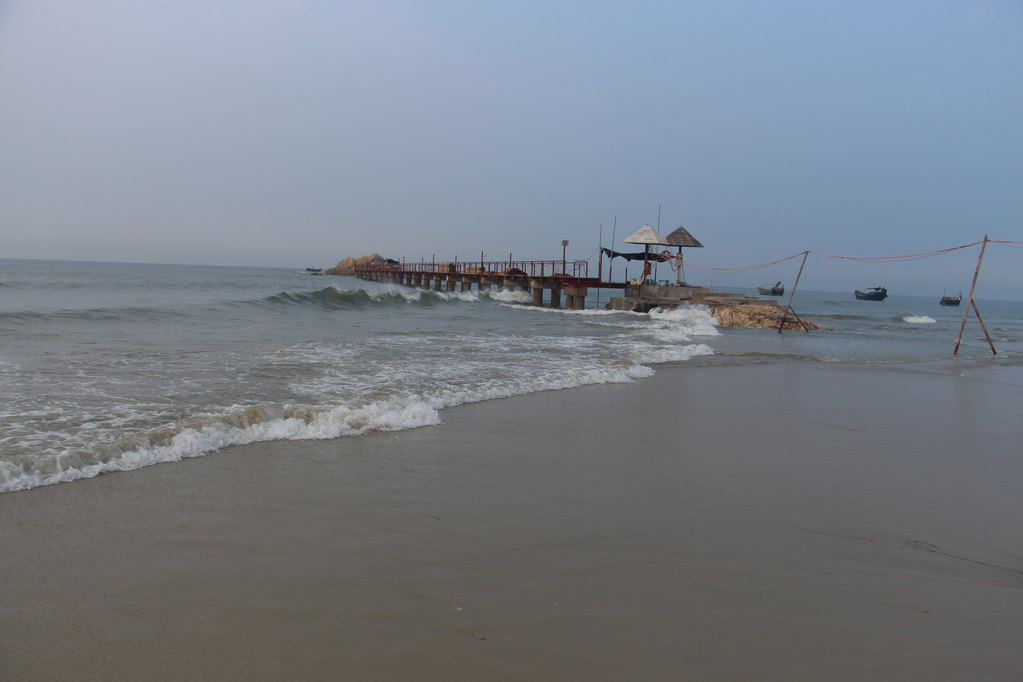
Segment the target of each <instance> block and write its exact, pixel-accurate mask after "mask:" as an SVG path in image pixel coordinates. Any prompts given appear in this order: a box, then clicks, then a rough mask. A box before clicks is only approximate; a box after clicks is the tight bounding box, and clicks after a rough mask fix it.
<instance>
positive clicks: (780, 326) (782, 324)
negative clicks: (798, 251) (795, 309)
mask: <svg viewBox="0 0 1023 682" xmlns="http://www.w3.org/2000/svg"><path fill="white" fill-rule="evenodd" d="M809 255H810V252H809V251H804V252H803V262H802V263H800V264H799V272H797V273H796V281H795V282H794V283H793V284H792V291H790V292H789V303H788V305H786V306H785V313H784V314H783V315H782V316H781V322H779V323H778V333H779V334H781V330H782V329H784V328H785V322H786V320H788V319H789V311H790V310H792V299H793V298H795V296H796V287H798V286H799V278H800V277H802V276H803V266H804V265H806V257H807V256H809ZM796 319H799V316H798V315H797V316H796ZM799 321H800V322H802V320H799ZM803 331H806V325H803Z"/></svg>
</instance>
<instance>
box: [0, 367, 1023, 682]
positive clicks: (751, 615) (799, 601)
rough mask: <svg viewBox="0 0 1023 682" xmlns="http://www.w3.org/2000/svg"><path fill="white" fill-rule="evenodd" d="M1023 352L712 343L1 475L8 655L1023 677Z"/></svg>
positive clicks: (82, 667) (102, 664)
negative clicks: (781, 349) (614, 373)
mask: <svg viewBox="0 0 1023 682" xmlns="http://www.w3.org/2000/svg"><path fill="white" fill-rule="evenodd" d="M1019 369H1020V368H1018V367H1015V366H1006V365H1001V364H999V363H998V362H994V361H992V362H978V361H971V362H963V363H957V362H955V361H949V362H947V363H946V362H942V363H926V364H915V365H914V364H912V363H904V364H893V365H885V366H879V365H853V364H850V365H836V366H827V365H823V364H820V363H769V364H762V365H735V366H728V365H725V366H700V364H699V363H698V362H696V363H688V364H687V363H682V364H680V365H679V366H661V367H659V368H658V369H657V374H656V375H655V376H653V377H651V378H649V379H644V380H641V381H636V382H633V383H627V384H615V385H602V386H586V387H583V388H577V389H572V390H562V391H548V392H544V393H538V394H530V395H525V396H519V397H514V398H506V399H501V400H493V401H487V402H482V403H476V404H470V405H463V406H460V407H457V408H449V409H445V410H443V411H442V414H441V416H442V418H443V422H444V423H442V424H441V425H438V426H432V427H423V428H419V429H414V430H410V431H402V432H375V433H370V434H366V435H363V436H356V437H348V438H340V439H336V440H325V441H277V442H270V443H258V444H253V445H245V446H235V447H232V448H228V449H227V450H224V451H222V452H217V453H213V454H210V455H207V456H204V457H199V458H195V459H190V460H185V461H182V462H178V463H173V464H164V465H159V466H154V467H149V468H146V469H141V470H138V471H133V472H125V473H117V474H113V475H102V476H99V477H97V478H94V479H89V480H83V481H78V482H74V483H66V484H59V485H55V486H47V487H43V488H36V489H33V490H28V491H23V492H16V493H8V494H5V495H0V528H2V536H3V537H4V538H6V542H7V543H8V547H9V548H11V549H10V550H9V551H7V552H5V555H4V558H3V559H2V560H0V586H2V589H3V592H4V594H5V595H6V597H5V600H4V604H3V606H2V607H0V608H2V609H3V616H4V617H3V618H2V619H0V623H2V624H0V678H2V679H5V680H8V679H10V680H42V679H59V678H70V677H74V678H76V679H183V678H205V679H222V678H245V679H279V678H281V677H285V676H291V677H295V678H299V679H359V680H369V679H379V680H400V679H420V680H432V679H436V680H469V679H490V680H526V679H529V680H566V679H580V680H583V679H585V680H621V679H629V680H663V679H735V680H742V679H750V680H752V679H757V680H791V679H830V680H861V679H900V680H958V679H1013V678H1015V677H1018V675H1019V674H1021V672H1023V652H1021V650H1020V649H1019V647H1018V642H1019V641H1021V640H1023V550H1021V545H1020V537H1021V536H1020V531H1019V530H1018V519H1020V518H1023V496H1021V495H1020V494H1019V493H1020V491H1021V489H1023V471H1021V467H1020V463H1019V452H1018V443H1019V442H1021V435H1023V434H1021V424H1023V420H1021V419H1020V416H1021V415H1020V407H1019V406H1020V405H1021V404H1023V402H1021V401H1020V397H1021V395H1023V390H1021V386H1023V382H1021V381H1020V380H1019V376H1018V374H1019Z"/></svg>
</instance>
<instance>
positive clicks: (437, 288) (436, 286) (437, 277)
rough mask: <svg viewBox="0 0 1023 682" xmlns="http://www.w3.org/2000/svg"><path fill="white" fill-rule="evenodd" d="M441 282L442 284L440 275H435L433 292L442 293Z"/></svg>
mask: <svg viewBox="0 0 1023 682" xmlns="http://www.w3.org/2000/svg"><path fill="white" fill-rule="evenodd" d="M440 282H441V279H440V275H434V276H433V290H434V291H440Z"/></svg>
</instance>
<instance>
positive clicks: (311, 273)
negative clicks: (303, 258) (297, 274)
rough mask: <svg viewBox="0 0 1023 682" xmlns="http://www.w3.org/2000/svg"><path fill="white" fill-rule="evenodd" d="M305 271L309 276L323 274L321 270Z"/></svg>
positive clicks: (310, 269) (311, 269)
mask: <svg viewBox="0 0 1023 682" xmlns="http://www.w3.org/2000/svg"><path fill="white" fill-rule="evenodd" d="M305 271H306V272H308V273H309V274H310V275H322V274H323V268H306V269H305Z"/></svg>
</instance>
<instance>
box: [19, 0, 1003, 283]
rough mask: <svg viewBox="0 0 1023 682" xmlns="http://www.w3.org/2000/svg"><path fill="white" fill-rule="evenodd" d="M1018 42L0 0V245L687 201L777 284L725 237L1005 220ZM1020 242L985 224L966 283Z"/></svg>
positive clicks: (639, 5)
mask: <svg viewBox="0 0 1023 682" xmlns="http://www.w3.org/2000/svg"><path fill="white" fill-rule="evenodd" d="M1021 74H1023V2H1021V1H1020V0H1015V1H1011V0H975V1H971V0H959V1H955V0H856V1H854V2H852V1H848V0H841V1H836V0H730V1H727V2H722V1H720V0H671V1H663V2H662V1H657V0H650V1H644V0H629V1H628V2H625V1H622V2H616V1H603V0H587V1H575V0H542V1H539V0H514V1H510V0H509V1H505V0H492V1H489V0H488V1H478V0H372V1H366V2H347V1H343V0H334V1H328V0H175V1H174V2H167V0H94V1H92V2H81V0H0V93H2V94H0V97H2V100H0V102H2V106H0V131H2V137H0V140H2V154H0V159H2V161H0V218H2V222H0V236H2V239H0V257H2V258H31V259H61V260H99V261H128V262H143V263H145V262H154V263H188V264H218V265H252V266H281V267H305V266H330V265H332V264H334V263H336V262H337V261H338V260H340V259H341V258H343V257H346V256H359V255H364V254H368V253H372V252H377V253H380V254H382V255H384V256H387V257H391V258H399V259H400V258H406V259H409V260H419V259H420V258H425V259H426V260H430V259H432V258H436V260H438V261H448V260H452V259H455V258H458V259H460V260H470V259H478V258H479V256H480V254H481V253H485V254H486V257H487V258H494V259H497V258H506V257H507V255H508V254H509V253H512V254H513V257H514V258H515V259H559V258H560V257H561V241H562V240H564V239H567V240H569V247H568V254H567V255H568V258H570V259H585V258H589V259H591V263H593V266H594V267H595V266H596V252H597V248H598V245H599V244H601V243H602V244H604V245H605V246H611V247H612V248H616V249H617V250H630V249H629V248H628V247H627V246H622V245H620V244H618V245H617V246H616V245H615V243H612V237H614V241H615V242H620V241H621V240H622V239H623V238H624V237H625V236H627V235H628V234H631V233H632V232H634V231H635V230H637V229H639V228H640V227H641V226H642V225H644V224H650V225H652V226H654V227H655V228H656V227H660V231H661V233H662V234H667V233H668V232H670V231H671V230H673V229H675V228H676V227H678V226H680V225H681V226H684V227H685V228H686V229H687V230H689V232H691V233H692V234H693V235H694V236H695V237H696V238H697V239H698V240H700V241H701V242H702V243H703V245H704V247H705V248H703V249H690V250H687V252H686V254H685V258H686V262H687V263H688V264H689V268H688V269H687V272H686V274H687V279H688V280H690V281H692V282H694V283H708V282H709V281H713V283H714V285H715V286H717V287H719V288H726V287H727V286H728V285H729V284H731V285H733V286H751V285H756V284H765V283H770V282H774V281H777V280H784V281H786V282H788V283H789V284H790V285H791V282H792V280H793V279H794V277H795V274H796V271H797V269H798V266H799V260H798V259H795V260H791V261H786V262H785V263H782V264H779V265H775V266H772V267H769V268H765V269H760V270H752V271H732V270H726V268H739V267H747V266H753V265H759V264H764V263H769V262H772V261H775V260H778V259H781V258H785V257H787V256H791V255H794V254H798V253H800V252H803V251H807V250H811V251H817V252H821V253H828V254H833V255H842V256H853V257H858V256H867V257H873V256H891V255H902V254H915V253H927V252H932V251H937V250H941V249H946V248H950V247H954V246H960V245H964V244H971V243H973V242H977V241H978V240H981V239H982V238H983V237H984V236H985V235H988V236H990V238H991V239H994V240H1003V241H1016V242H1023V75H1021ZM978 255H979V247H977V246H974V247H971V248H968V249H961V250H958V251H955V252H953V253H951V254H948V255H942V256H940V257H935V258H928V259H923V260H918V261H912V262H908V263H870V262H858V261H845V260H837V259H829V258H824V257H821V256H816V255H812V256H810V259H809V260H808V262H807V266H806V269H805V271H804V274H803V280H802V284H801V286H805V287H809V288H813V289H819V290H838V291H840V290H846V289H852V288H864V287H867V286H878V285H882V284H883V285H885V286H887V287H888V288H889V290H890V291H891V292H892V293H906V294H920V295H936V294H937V293H939V292H940V291H945V290H948V291H950V292H955V291H958V290H960V289H962V290H964V291H966V290H968V289H969V286H970V281H971V279H972V276H973V272H974V269H975V267H976V263H977V259H978ZM620 263H621V261H616V268H620V267H622V266H620V265H619V264H620ZM1021 264H1023V250H1021V249H1019V248H1015V247H1012V246H1009V245H1004V244H989V245H988V247H987V250H986V253H985V258H984V267H983V270H982V274H981V277H980V278H979V280H978V295H980V294H984V295H986V296H988V297H993V298H1008V299H1014V300H1023V267H1020V266H1021ZM700 268H708V269H700ZM710 268H717V269H710Z"/></svg>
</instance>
